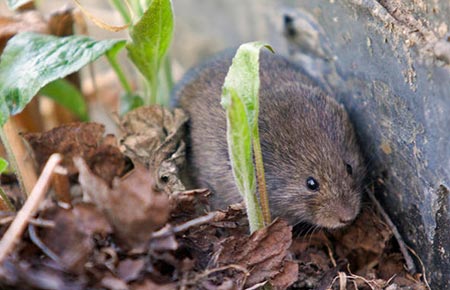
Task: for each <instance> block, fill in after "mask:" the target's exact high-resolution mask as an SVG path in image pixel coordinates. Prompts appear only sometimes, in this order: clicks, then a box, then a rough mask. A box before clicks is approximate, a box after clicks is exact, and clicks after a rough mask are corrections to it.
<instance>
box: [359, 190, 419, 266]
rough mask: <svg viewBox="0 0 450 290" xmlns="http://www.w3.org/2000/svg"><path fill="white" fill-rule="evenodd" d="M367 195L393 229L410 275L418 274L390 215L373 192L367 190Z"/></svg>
mask: <svg viewBox="0 0 450 290" xmlns="http://www.w3.org/2000/svg"><path fill="white" fill-rule="evenodd" d="M366 192H367V195H368V196H369V198H370V200H371V201H372V203H373V204H374V205H375V207H376V209H377V210H378V211H379V212H380V214H381V216H382V217H383V219H384V221H385V222H386V223H387V224H388V226H389V228H390V229H391V231H392V233H393V234H394V236H395V239H396V240H397V242H398V245H399V247H400V251H401V252H402V255H403V258H404V259H405V263H406V267H407V270H408V272H409V273H411V274H414V273H416V271H417V270H416V266H415V265H414V261H413V259H412V258H411V256H410V255H409V252H408V246H407V245H406V243H405V242H404V241H403V238H402V236H401V235H400V232H399V231H398V229H397V227H396V226H395V225H394V223H393V222H392V220H391V218H390V217H389V215H388V214H387V213H386V211H385V210H384V209H383V207H382V206H381V204H380V203H379V202H378V200H377V199H376V198H375V195H374V194H373V191H372V190H369V189H367V190H366Z"/></svg>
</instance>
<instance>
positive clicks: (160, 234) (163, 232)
mask: <svg viewBox="0 0 450 290" xmlns="http://www.w3.org/2000/svg"><path fill="white" fill-rule="evenodd" d="M224 216H225V214H224V213H223V212H221V211H213V212H210V213H208V214H207V215H205V216H201V217H198V218H195V219H192V220H190V221H187V222H185V223H183V224H180V225H177V226H170V225H169V226H166V227H164V228H162V229H160V230H159V231H157V232H154V233H153V234H152V235H151V239H156V238H164V237H168V236H170V235H171V234H174V233H180V232H184V231H186V230H187V229H189V228H191V227H195V226H200V225H202V224H206V223H209V222H212V221H218V220H220V219H221V218H223V217H224Z"/></svg>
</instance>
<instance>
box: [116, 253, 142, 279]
mask: <svg viewBox="0 0 450 290" xmlns="http://www.w3.org/2000/svg"><path fill="white" fill-rule="evenodd" d="M144 266H145V260H144V259H143V258H140V259H134V260H133V259H125V260H123V261H120V263H119V265H118V266H117V276H118V277H119V278H120V279H122V280H123V281H125V282H127V283H128V282H131V281H135V280H136V279H137V278H138V277H139V275H140V273H141V272H142V270H143V269H144Z"/></svg>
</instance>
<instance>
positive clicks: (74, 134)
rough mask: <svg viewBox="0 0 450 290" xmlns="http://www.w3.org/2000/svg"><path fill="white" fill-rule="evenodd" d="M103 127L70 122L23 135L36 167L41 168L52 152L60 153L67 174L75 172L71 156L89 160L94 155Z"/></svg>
mask: <svg viewBox="0 0 450 290" xmlns="http://www.w3.org/2000/svg"><path fill="white" fill-rule="evenodd" d="M104 132H105V128H104V126H103V125H101V124H97V123H71V124H66V125H63V126H60V127H57V128H54V129H52V130H50V131H47V132H44V133H24V134H23V137H24V138H25V139H26V140H27V141H28V143H29V144H30V146H31V147H32V148H33V151H34V156H35V160H36V162H37V164H38V167H39V168H40V169H42V167H43V166H44V165H45V162H47V159H48V158H49V157H50V155H52V154H53V153H61V154H62V155H63V157H64V159H63V161H62V164H61V165H63V166H64V167H66V168H67V170H68V172H69V175H73V174H75V173H77V172H78V171H77V169H76V168H75V167H74V165H73V157H75V156H81V157H83V158H84V159H85V160H89V158H90V157H91V156H94V155H95V152H96V149H97V146H98V145H99V144H100V143H101V140H102V136H103V134H104Z"/></svg>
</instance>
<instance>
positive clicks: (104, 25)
mask: <svg viewBox="0 0 450 290" xmlns="http://www.w3.org/2000/svg"><path fill="white" fill-rule="evenodd" d="M74 2H75V4H77V6H78V8H80V10H81V11H82V12H83V13H84V15H86V16H87V17H88V18H89V19H90V20H92V22H94V24H95V25H97V26H98V27H100V28H102V29H105V30H108V31H112V32H118V31H122V30H125V29H127V28H128V27H129V26H130V23H127V24H125V25H121V26H113V25H109V24H107V23H105V22H103V21H101V20H100V19H98V18H97V17H95V16H94V15H92V14H91V13H90V12H89V11H87V10H86V9H84V7H83V6H82V5H81V3H80V2H79V1H78V0H74ZM125 3H127V7H128V11H129V12H130V14H132V10H131V9H130V6H129V5H128V1H125Z"/></svg>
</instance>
